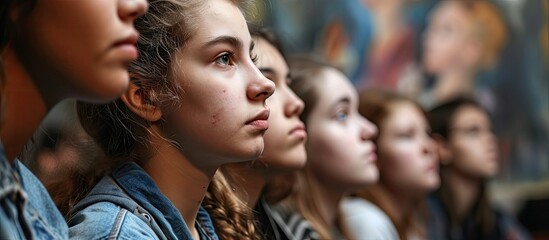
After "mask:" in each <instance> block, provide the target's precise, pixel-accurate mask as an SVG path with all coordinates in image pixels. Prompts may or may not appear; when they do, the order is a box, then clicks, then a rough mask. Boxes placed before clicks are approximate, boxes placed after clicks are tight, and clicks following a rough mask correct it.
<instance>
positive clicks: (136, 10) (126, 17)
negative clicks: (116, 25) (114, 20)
mask: <svg viewBox="0 0 549 240" xmlns="http://www.w3.org/2000/svg"><path fill="white" fill-rule="evenodd" d="M148 8H149V3H148V2H147V0H119V1H118V16H119V17H120V19H122V20H123V21H131V22H132V23H133V21H135V19H137V18H138V17H140V16H143V14H145V12H147V9H148Z"/></svg>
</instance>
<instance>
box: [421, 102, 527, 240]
mask: <svg viewBox="0 0 549 240" xmlns="http://www.w3.org/2000/svg"><path fill="white" fill-rule="evenodd" d="M429 122H430V123H431V126H432V128H433V137H434V138H435V139H436V142H437V145H438V155H439V157H440V166H441V168H440V173H441V180H442V185H441V187H440V189H439V190H438V191H437V192H436V193H435V194H433V195H432V196H431V198H430V199H429V200H430V201H429V210H430V211H431V213H432V214H431V215H432V216H433V218H432V219H431V221H430V224H429V227H430V231H431V232H432V233H433V236H432V237H433V238H434V239H450V240H455V239H509V240H511V239H529V237H528V236H527V235H526V234H525V232H524V231H523V230H522V229H521V228H520V227H519V226H518V225H517V224H516V223H515V221H514V219H512V218H511V217H510V216H508V215H506V214H505V213H504V212H502V211H499V210H497V209H495V208H494V207H493V206H492V205H491V204H490V200H489V198H488V192H487V191H488V189H487V186H486V183H487V181H488V180H489V179H490V178H492V177H494V176H495V175H496V174H497V173H498V171H499V161H498V148H497V138H496V136H495V134H494V132H493V131H492V124H491V121H490V117H489V116H488V113H487V112H486V110H485V109H484V108H482V107H481V106H480V105H479V104H478V103H477V102H475V101H474V100H471V99H468V98H457V99H454V100H451V101H448V102H445V103H442V104H441V105H439V106H437V107H435V108H434V109H432V110H431V111H430V112H429Z"/></svg>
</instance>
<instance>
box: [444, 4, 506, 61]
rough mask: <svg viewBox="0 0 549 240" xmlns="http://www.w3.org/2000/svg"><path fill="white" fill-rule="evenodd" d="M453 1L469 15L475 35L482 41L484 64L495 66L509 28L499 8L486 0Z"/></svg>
mask: <svg viewBox="0 0 549 240" xmlns="http://www.w3.org/2000/svg"><path fill="white" fill-rule="evenodd" d="M452 2H453V3H457V4H458V6H460V7H462V8H463V9H464V10H465V12H466V13H467V14H468V15H469V19H468V20H469V21H470V22H471V23H472V24H471V25H472V33H473V37H475V38H477V39H478V40H479V41H480V42H481V43H482V49H484V55H483V58H482V59H481V63H482V65H483V66H484V67H491V66H493V65H494V64H495V63H496V62H497V58H498V56H499V54H500V52H501V50H502V49H503V47H504V45H505V42H506V39H507V28H506V26H505V22H504V19H503V17H502V15H501V13H500V11H499V9H498V8H497V7H496V6H495V5H494V4H493V3H491V2H489V1H484V0H461V1H452Z"/></svg>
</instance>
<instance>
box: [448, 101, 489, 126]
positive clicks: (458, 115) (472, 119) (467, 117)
mask: <svg viewBox="0 0 549 240" xmlns="http://www.w3.org/2000/svg"><path fill="white" fill-rule="evenodd" d="M452 122H453V125H454V126H464V125H471V124H490V119H489V118H488V115H487V114H486V113H485V112H484V111H483V110H481V109H479V108H478V107H476V106H472V105H465V106H462V107H460V108H459V109H457V111H456V112H455V113H454V117H453V121H452Z"/></svg>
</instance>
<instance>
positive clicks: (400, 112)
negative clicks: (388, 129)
mask: <svg viewBox="0 0 549 240" xmlns="http://www.w3.org/2000/svg"><path fill="white" fill-rule="evenodd" d="M384 122H386V123H387V124H386V125H392V126H393V125H403V124H407V123H417V122H420V123H426V122H427V119H426V118H425V115H423V113H422V112H421V111H420V109H418V107H417V106H416V105H414V104H413V103H411V102H408V101H405V100H397V101H394V102H392V103H390V105H389V114H388V115H387V118H386V119H385V120H384Z"/></svg>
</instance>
